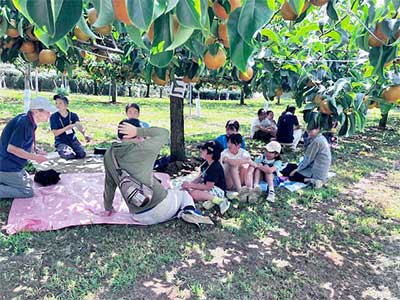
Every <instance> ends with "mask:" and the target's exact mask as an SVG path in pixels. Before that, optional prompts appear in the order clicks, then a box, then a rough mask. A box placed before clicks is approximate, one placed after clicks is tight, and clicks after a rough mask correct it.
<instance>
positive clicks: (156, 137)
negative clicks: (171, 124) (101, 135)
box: [118, 123, 169, 153]
mask: <svg viewBox="0 0 400 300" xmlns="http://www.w3.org/2000/svg"><path fill="white" fill-rule="evenodd" d="M118 131H119V132H120V133H122V134H123V135H124V138H134V137H136V136H138V137H149V138H148V139H145V140H144V141H142V142H141V145H142V147H143V148H145V149H148V150H149V151H151V152H156V153H158V152H160V149H161V147H162V146H163V145H164V144H166V143H167V142H168V138H169V131H168V130H167V129H165V128H159V127H150V128H138V127H135V126H133V125H131V124H129V123H122V124H120V125H119V126H118Z"/></svg>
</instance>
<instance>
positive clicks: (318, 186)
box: [314, 179, 324, 189]
mask: <svg viewBox="0 0 400 300" xmlns="http://www.w3.org/2000/svg"><path fill="white" fill-rule="evenodd" d="M323 185H324V182H323V181H322V180H319V179H316V180H315V181H314V186H315V188H316V189H320V188H322V186H323Z"/></svg>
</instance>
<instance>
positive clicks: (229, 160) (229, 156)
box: [221, 134, 252, 202]
mask: <svg viewBox="0 0 400 300" xmlns="http://www.w3.org/2000/svg"><path fill="white" fill-rule="evenodd" d="M242 140H243V139H242V136H241V135H240V134H232V135H230V136H229V137H228V148H227V149H225V150H224V151H223V152H222V153H221V162H222V165H223V167H224V172H225V180H226V187H227V189H228V190H231V191H236V192H239V200H240V201H244V202H245V201H247V199H245V197H246V198H247V195H243V193H242V191H241V190H242V186H244V185H245V183H246V178H247V172H248V169H249V165H250V164H252V160H251V158H250V154H249V152H247V151H246V150H244V149H242V148H240V145H241V144H242Z"/></svg>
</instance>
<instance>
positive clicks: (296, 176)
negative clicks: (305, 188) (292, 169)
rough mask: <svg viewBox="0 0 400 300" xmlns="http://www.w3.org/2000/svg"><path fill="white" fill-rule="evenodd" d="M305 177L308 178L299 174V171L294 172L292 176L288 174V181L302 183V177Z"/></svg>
mask: <svg viewBox="0 0 400 300" xmlns="http://www.w3.org/2000/svg"><path fill="white" fill-rule="evenodd" d="M306 178H308V177H305V176H303V175H301V174H300V173H299V172H296V173H294V174H293V176H289V180H290V181H297V182H303V183H304V179H306Z"/></svg>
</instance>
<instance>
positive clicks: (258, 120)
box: [250, 117, 261, 138]
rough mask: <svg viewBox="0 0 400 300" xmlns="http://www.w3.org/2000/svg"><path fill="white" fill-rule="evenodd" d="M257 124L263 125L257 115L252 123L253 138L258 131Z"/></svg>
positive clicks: (251, 133) (251, 134) (251, 132)
mask: <svg viewBox="0 0 400 300" xmlns="http://www.w3.org/2000/svg"><path fill="white" fill-rule="evenodd" d="M257 126H261V122H260V119H259V118H258V117H257V118H255V119H254V120H253V122H252V123H251V129H250V136H251V138H253V136H254V133H255V132H256V131H257V130H256V127H257Z"/></svg>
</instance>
